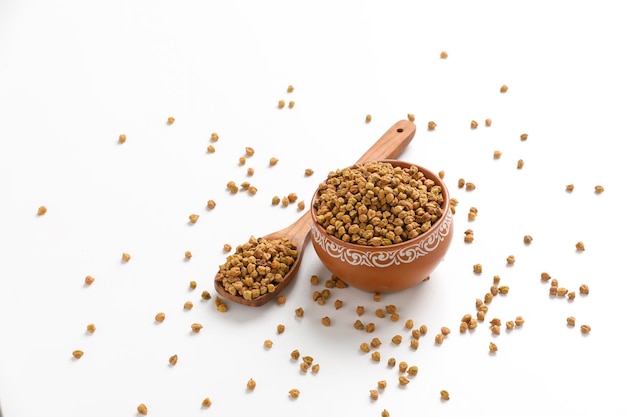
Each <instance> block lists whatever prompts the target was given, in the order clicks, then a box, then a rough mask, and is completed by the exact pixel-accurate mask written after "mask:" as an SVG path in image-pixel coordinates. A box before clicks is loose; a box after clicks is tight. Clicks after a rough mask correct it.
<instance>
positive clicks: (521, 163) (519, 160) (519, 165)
mask: <svg viewBox="0 0 626 417" xmlns="http://www.w3.org/2000/svg"><path fill="white" fill-rule="evenodd" d="M523 167H524V160H523V159H518V160H517V169H522V168H523Z"/></svg>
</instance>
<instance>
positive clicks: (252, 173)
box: [246, 167, 254, 177]
mask: <svg viewBox="0 0 626 417" xmlns="http://www.w3.org/2000/svg"><path fill="white" fill-rule="evenodd" d="M246 175H248V176H249V177H251V176H253V175H254V168H252V167H248V170H247V171H246Z"/></svg>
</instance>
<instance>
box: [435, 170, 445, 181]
mask: <svg viewBox="0 0 626 417" xmlns="http://www.w3.org/2000/svg"><path fill="white" fill-rule="evenodd" d="M437 175H438V176H439V178H441V179H443V177H445V176H446V172H445V171H444V170H441V171H439V173H438V174H437Z"/></svg>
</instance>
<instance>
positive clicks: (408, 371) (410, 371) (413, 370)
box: [406, 365, 419, 376]
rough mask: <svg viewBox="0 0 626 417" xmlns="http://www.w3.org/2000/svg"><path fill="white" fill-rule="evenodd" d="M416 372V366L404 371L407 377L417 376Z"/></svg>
mask: <svg viewBox="0 0 626 417" xmlns="http://www.w3.org/2000/svg"><path fill="white" fill-rule="evenodd" d="M418 370H419V368H418V367H417V366H415V365H413V366H409V368H408V369H407V370H406V373H407V374H408V375H409V376H415V375H417V372H418Z"/></svg>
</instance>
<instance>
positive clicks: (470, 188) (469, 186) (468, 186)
mask: <svg viewBox="0 0 626 417" xmlns="http://www.w3.org/2000/svg"><path fill="white" fill-rule="evenodd" d="M475 189H476V185H475V184H474V183H473V182H466V183H465V190H467V191H473V190H475Z"/></svg>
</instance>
